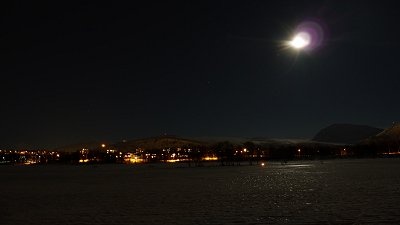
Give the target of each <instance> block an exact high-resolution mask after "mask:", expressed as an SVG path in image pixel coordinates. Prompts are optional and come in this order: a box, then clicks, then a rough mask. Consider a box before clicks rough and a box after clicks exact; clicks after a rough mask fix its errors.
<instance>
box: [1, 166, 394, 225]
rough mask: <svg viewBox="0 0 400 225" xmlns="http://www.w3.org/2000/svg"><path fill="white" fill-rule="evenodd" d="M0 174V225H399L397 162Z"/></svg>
mask: <svg viewBox="0 0 400 225" xmlns="http://www.w3.org/2000/svg"><path fill="white" fill-rule="evenodd" d="M163 167H164V166H162V165H156V166H152V167H149V166H148V165H145V166H128V165H101V166H58V165H54V166H33V167H24V166H2V167H0V184H1V186H0V187H1V189H0V224H3V225H8V224H61V225H62V224H400V159H375V160H373V159H369V160H333V161H325V162H324V163H323V164H321V163H320V162H319V161H304V162H289V164H288V165H281V164H280V163H269V164H268V163H267V166H265V167H261V166H235V167H202V168H171V166H168V168H163Z"/></svg>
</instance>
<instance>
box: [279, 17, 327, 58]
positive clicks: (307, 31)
mask: <svg viewBox="0 0 400 225" xmlns="http://www.w3.org/2000/svg"><path fill="white" fill-rule="evenodd" d="M293 34H294V36H293V38H292V39H291V40H290V41H287V42H286V47H288V48H292V49H296V50H299V51H300V50H301V51H308V52H309V51H314V50H316V49H318V48H319V47H321V46H322V44H323V42H324V39H325V35H326V26H324V23H322V21H318V20H307V21H304V22H302V23H300V24H299V25H298V26H297V27H296V29H295V30H294V31H293Z"/></svg>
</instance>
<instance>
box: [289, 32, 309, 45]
mask: <svg viewBox="0 0 400 225" xmlns="http://www.w3.org/2000/svg"><path fill="white" fill-rule="evenodd" d="M310 43H311V35H310V34H309V33H307V32H299V33H298V34H296V35H295V36H294V38H293V40H292V41H290V42H289V44H290V46H292V47H293V48H295V49H302V48H305V47H307V46H308V45H309V44H310Z"/></svg>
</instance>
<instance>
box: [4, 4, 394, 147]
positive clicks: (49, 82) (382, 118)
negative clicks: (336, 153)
mask: <svg viewBox="0 0 400 225" xmlns="http://www.w3.org/2000/svg"><path fill="white" fill-rule="evenodd" d="M129 2H130V3H129V4H121V3H118V2H116V1H107V2H101V1H93V2H90V1H80V2H79V3H73V2H72V1H65V2H63V1H49V2H45V1H15V3H13V4H7V5H5V4H4V3H2V6H1V7H0V10H1V14H0V15H1V16H0V18H1V20H0V23H1V30H0V46H1V67H0V72H1V89H0V93H1V95H0V99H1V110H0V116H1V117H0V118H1V124H0V128H1V133H0V137H1V138H0V147H3V148H9V147H16V148H37V147H46V148H51V147H55V146H63V145H67V144H70V143H79V142H82V141H88V140H108V141H120V140H123V139H128V140H129V139H135V138H140V137H147V136H157V135H163V134H170V135H178V136H184V137H205V136H207V137H215V136H218V137H221V136H236V137H267V138H310V137H312V136H313V135H314V134H315V133H317V132H318V130H319V129H321V128H323V127H325V126H328V125H330V124H332V123H353V124H364V125H371V126H376V127H381V128H384V127H388V126H390V125H391V123H392V122H393V121H398V120H399V115H400V105H399V104H398V99H399V97H400V91H399V90H400V77H399V75H400V69H399V56H398V55H399V52H400V43H399V40H398V39H399V34H400V32H399V27H400V26H399V22H400V13H399V12H398V11H399V10H398V7H397V3H396V2H395V1H361V0H360V1H282V0H279V1H228V0H227V1H210V2H207V1H196V2H195V1H193V2H192V1H179V2H178V1H168V2H167V1H162V2H161V3H159V2H155V1H154V2H152V1H146V3H136V2H134V1H129ZM310 19H312V20H317V21H320V23H321V26H322V27H323V28H324V35H325V36H324V40H323V43H322V45H321V46H319V48H317V49H314V50H313V51H296V50H294V49H288V48H284V47H282V43H284V42H286V41H289V40H290V39H291V38H292V36H293V31H294V29H295V28H296V26H298V24H300V23H302V22H303V21H307V20H310Z"/></svg>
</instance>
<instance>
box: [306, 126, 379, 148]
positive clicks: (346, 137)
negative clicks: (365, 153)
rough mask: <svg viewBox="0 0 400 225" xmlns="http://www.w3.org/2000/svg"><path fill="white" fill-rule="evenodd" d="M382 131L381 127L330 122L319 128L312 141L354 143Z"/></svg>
mask: <svg viewBox="0 0 400 225" xmlns="http://www.w3.org/2000/svg"><path fill="white" fill-rule="evenodd" d="M381 132H383V130H382V129H380V128H376V127H371V126H365V125H355V124H332V125H330V126H328V127H325V128H323V129H322V130H320V131H319V132H318V133H317V134H316V135H315V136H314V138H313V139H312V140H313V141H319V142H328V143H343V144H355V143H358V142H360V141H362V140H364V139H367V138H370V137H373V136H375V135H377V134H379V133H381Z"/></svg>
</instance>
